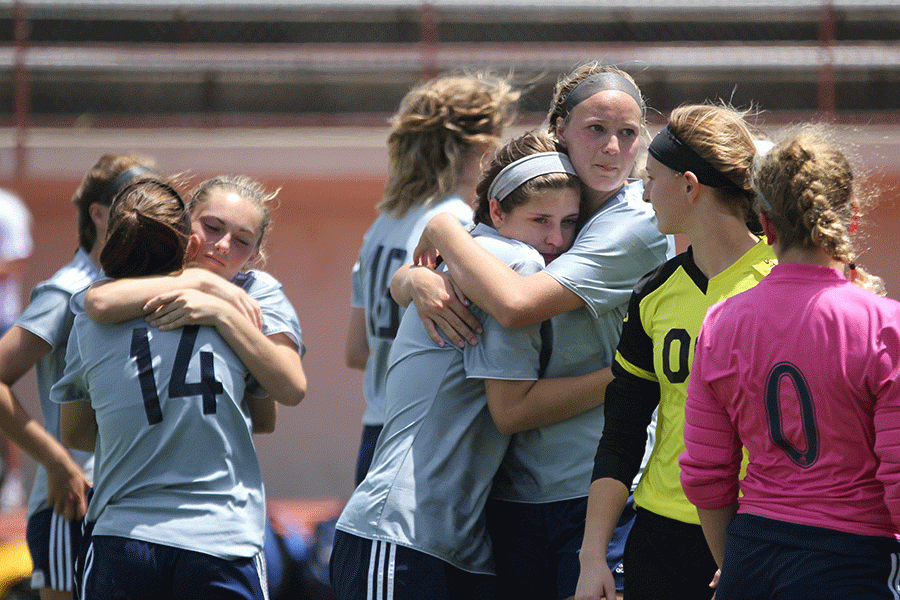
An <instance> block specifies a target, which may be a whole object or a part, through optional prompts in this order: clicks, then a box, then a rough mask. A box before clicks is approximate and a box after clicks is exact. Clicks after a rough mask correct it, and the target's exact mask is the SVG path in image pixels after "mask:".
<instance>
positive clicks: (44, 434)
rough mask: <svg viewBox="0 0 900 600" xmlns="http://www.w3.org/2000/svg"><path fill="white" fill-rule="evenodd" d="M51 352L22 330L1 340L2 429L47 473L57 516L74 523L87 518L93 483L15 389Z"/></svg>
mask: <svg viewBox="0 0 900 600" xmlns="http://www.w3.org/2000/svg"><path fill="white" fill-rule="evenodd" d="M50 350H51V348H50V345H49V344H48V343H47V342H45V341H44V340H42V339H41V338H40V337H38V336H36V335H34V334H33V333H31V332H29V331H26V330H25V329H22V328H21V327H18V326H14V327H13V328H12V329H10V330H9V331H8V332H7V333H6V335H4V336H3V337H2V338H0V428H2V429H3V432H4V433H5V434H6V435H7V437H9V439H11V440H12V441H13V442H15V443H16V444H17V445H18V446H19V447H20V448H22V449H23V450H24V451H25V452H27V453H28V454H29V455H30V456H31V457H32V458H34V459H35V460H36V461H38V462H39V463H41V464H42V465H43V466H44V468H45V469H47V479H48V481H47V488H48V493H47V499H48V501H49V502H50V504H51V505H52V506H53V510H54V512H56V513H58V514H61V515H65V517H66V519H69V520H71V519H74V518H80V517H82V516H84V513H85V511H86V510H87V503H86V500H85V497H86V494H87V490H88V488H89V487H90V483H89V482H88V480H87V479H86V478H85V476H84V473H83V472H82V471H81V468H80V467H79V466H78V465H77V464H76V463H75V461H74V460H72V457H71V456H70V455H69V453H68V451H66V449H65V448H64V447H63V445H62V444H60V442H59V441H57V440H56V438H54V437H53V436H52V435H51V434H50V433H49V432H48V431H47V430H46V429H44V428H43V427H42V426H41V424H40V423H38V422H37V421H35V420H34V419H32V418H31V416H30V415H29V414H28V413H27V412H26V411H25V409H24V408H23V407H22V405H21V404H20V403H19V400H18V399H17V398H16V396H15V394H13V392H12V389H11V386H12V385H13V384H14V383H15V382H16V381H18V380H19V379H20V378H21V377H22V375H24V374H25V373H26V372H27V371H28V370H29V369H31V367H33V366H34V365H35V364H36V363H37V361H38V360H40V358H41V357H43V356H44V355H45V354H47V353H48V352H50Z"/></svg>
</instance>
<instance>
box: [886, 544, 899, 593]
mask: <svg viewBox="0 0 900 600" xmlns="http://www.w3.org/2000/svg"><path fill="white" fill-rule="evenodd" d="M888 588H890V590H891V593H892V594H893V595H894V600H900V554H891V576H890V578H889V579H888Z"/></svg>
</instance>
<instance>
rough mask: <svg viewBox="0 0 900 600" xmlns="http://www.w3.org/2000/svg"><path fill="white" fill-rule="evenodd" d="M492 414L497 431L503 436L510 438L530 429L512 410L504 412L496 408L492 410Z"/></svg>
mask: <svg viewBox="0 0 900 600" xmlns="http://www.w3.org/2000/svg"><path fill="white" fill-rule="evenodd" d="M490 412H491V419H493V421H494V425H495V426H496V427H497V431H499V432H500V433H501V434H502V435H507V436H509V435H513V434H516V433H519V432H520V431H525V430H526V429H529V427H528V426H527V425H525V424H524V423H522V421H521V419H519V418H518V417H517V416H516V415H515V413H514V411H512V410H502V409H496V408H495V409H491V411H490Z"/></svg>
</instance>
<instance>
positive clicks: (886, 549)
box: [716, 514, 900, 600]
mask: <svg viewBox="0 0 900 600" xmlns="http://www.w3.org/2000/svg"><path fill="white" fill-rule="evenodd" d="M898 597H900V544H898V543H897V541H896V540H894V539H891V538H876V537H869V536H860V535H854V534H851V533H845V532H841V531H835V530H833V529H825V528H822V527H810V526H807V525H798V524H796V523H786V522H784V521H775V520H772V519H766V518H764V517H757V516H755V515H745V514H741V515H737V516H736V517H735V519H734V520H733V521H732V522H731V525H729V527H728V541H727V543H726V546H725V562H724V563H723V565H722V577H721V578H720V579H719V587H718V589H717V591H716V600H750V599H755V598H767V599H770V598H771V599H773V600H806V599H810V600H811V599H816V600H818V599H819V598H841V599H842V600H863V599H872V600H878V599H879V598H884V599H885V600H888V599H890V600H896V598H898Z"/></svg>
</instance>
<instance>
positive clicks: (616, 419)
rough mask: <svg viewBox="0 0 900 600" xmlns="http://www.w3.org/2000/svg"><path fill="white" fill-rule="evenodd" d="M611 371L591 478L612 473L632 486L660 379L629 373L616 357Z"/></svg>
mask: <svg viewBox="0 0 900 600" xmlns="http://www.w3.org/2000/svg"><path fill="white" fill-rule="evenodd" d="M612 371H613V375H614V376H615V379H613V381H612V382H611V383H610V384H609V385H608V386H607V388H606V399H605V400H604V412H605V415H606V422H605V424H604V426H603V436H602V437H601V438H600V444H599V445H598V446H597V455H596V456H595V457H594V474H593V477H592V479H591V480H592V481H595V480H597V479H600V478H602V477H612V478H613V479H618V480H619V481H621V482H622V483H623V484H625V487H627V488H629V489H631V484H632V482H633V481H634V478H635V476H636V475H637V474H638V471H639V470H640V468H641V460H642V459H643V458H644V450H645V449H646V445H647V427H648V426H649V425H650V423H651V421H652V420H653V411H654V410H656V407H657V406H659V396H660V392H659V383H658V382H656V381H651V380H648V379H643V378H641V377H638V376H636V375H632V374H631V373H629V372H628V371H626V370H625V369H624V368H622V367H621V366H620V365H619V363H617V362H615V361H614V362H613V364H612Z"/></svg>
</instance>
